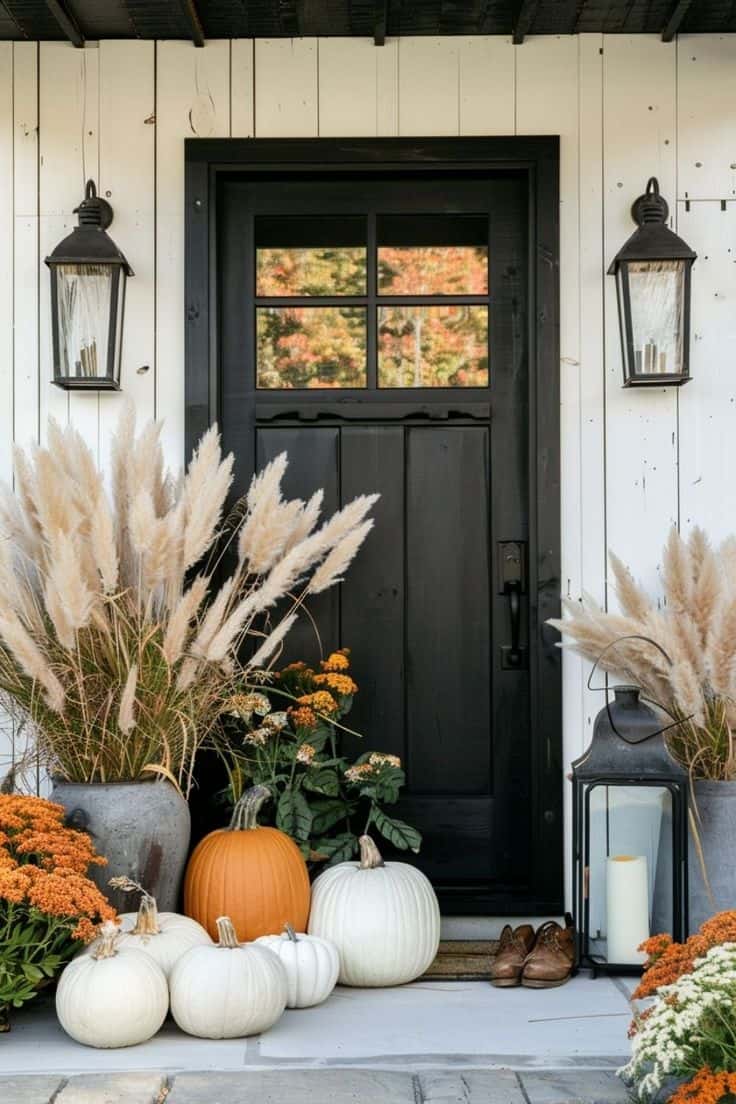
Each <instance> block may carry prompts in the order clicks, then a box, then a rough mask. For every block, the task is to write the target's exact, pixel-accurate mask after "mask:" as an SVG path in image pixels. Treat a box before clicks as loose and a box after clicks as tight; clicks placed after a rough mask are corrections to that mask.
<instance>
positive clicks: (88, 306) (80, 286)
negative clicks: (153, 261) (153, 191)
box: [46, 180, 133, 391]
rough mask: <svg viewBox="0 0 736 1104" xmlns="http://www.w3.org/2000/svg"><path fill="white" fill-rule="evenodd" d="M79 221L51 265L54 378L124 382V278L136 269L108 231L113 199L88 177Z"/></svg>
mask: <svg viewBox="0 0 736 1104" xmlns="http://www.w3.org/2000/svg"><path fill="white" fill-rule="evenodd" d="M74 213H75V214H76V215H78V216H79V225H78V226H77V227H75V229H74V230H72V232H71V234H69V236H68V237H66V238H64V240H63V241H61V242H59V244H58V245H57V247H56V249H54V251H53V253H52V254H51V256H50V257H47V258H46V264H47V265H48V266H49V268H50V270H51V329H52V335H53V352H54V379H53V382H54V383H55V384H56V385H57V386H58V387H63V388H64V389H65V390H73V389H84V390H96V391H100V390H109V391H117V390H119V388H120V357H121V352H122V339H123V310H124V306H125V282H126V279H127V277H128V276H132V275H133V270H132V268H131V267H130V265H129V264H128V262H127V260H126V259H125V257H124V256H123V254H122V253H121V252H120V250H119V249H118V247H117V246H116V245H115V242H114V241H113V240H112V238H111V237H110V236H109V235H108V233H107V227H108V226H109V225H110V223H111V222H112V208H111V206H110V204H109V203H108V202H107V201H106V200H104V199H100V198H99V196H98V195H97V190H96V188H95V185H94V182H93V181H92V180H88V181H87V187H86V191H85V197H84V200H83V201H82V203H80V205H79V207H77V208H75V212H74Z"/></svg>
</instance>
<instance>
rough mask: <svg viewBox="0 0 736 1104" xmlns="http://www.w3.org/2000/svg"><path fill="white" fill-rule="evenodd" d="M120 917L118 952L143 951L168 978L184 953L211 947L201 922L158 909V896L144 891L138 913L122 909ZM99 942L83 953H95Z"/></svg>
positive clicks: (91, 944) (90, 945)
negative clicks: (200, 947) (197, 948)
mask: <svg viewBox="0 0 736 1104" xmlns="http://www.w3.org/2000/svg"><path fill="white" fill-rule="evenodd" d="M136 888H139V887H136ZM119 919H120V939H119V940H118V944H117V949H118V951H122V952H127V951H131V950H135V951H143V953H144V954H147V955H150V956H151V958H152V959H153V960H154V962H156V963H158V965H159V966H160V967H161V969H162V970H163V972H164V974H165V975H166V977H167V979H168V978H169V976H170V975H171V971H172V970H173V968H174V966H175V965H176V963H177V962H178V961H179V959H180V958H181V956H182V955H183V954H185V953H186V952H187V951H189V950H191V948H192V947H199V946H204V945H205V944H207V945H209V946H212V940H211V939H210V937H209V935H208V934H207V932H206V931H205V930H204V928H203V927H202V925H201V924H198V923H197V921H196V920H191V919H190V918H189V917H188V916H181V915H180V914H179V913H178V912H159V911H158V909H157V908H156V901H155V899H154V898H153V897H151V896H150V894H148V893H145V892H144V893H143V896H142V897H141V903H140V906H139V908H138V912H123V913H121V914H120V917H119ZM98 944H99V940H95V941H94V943H90V944H89V946H88V947H85V949H84V950H83V951H82V952H81V953H82V954H94V953H95V951H96V949H97V946H98Z"/></svg>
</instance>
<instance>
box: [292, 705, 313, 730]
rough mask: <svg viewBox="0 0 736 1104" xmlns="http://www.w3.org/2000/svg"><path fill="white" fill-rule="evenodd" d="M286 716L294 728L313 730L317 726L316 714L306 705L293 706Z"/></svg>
mask: <svg viewBox="0 0 736 1104" xmlns="http://www.w3.org/2000/svg"><path fill="white" fill-rule="evenodd" d="M288 714H289V717H290V719H291V723H292V724H293V726H294V728H314V727H315V726H316V724H317V714H316V713H315V712H314V710H313V709H310V708H309V706H308V705H299V706H293V707H292V708H291V709H289V710H288Z"/></svg>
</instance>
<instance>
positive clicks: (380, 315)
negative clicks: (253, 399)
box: [254, 213, 490, 391]
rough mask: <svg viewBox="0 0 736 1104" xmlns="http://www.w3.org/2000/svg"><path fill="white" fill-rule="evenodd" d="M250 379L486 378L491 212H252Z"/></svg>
mask: <svg viewBox="0 0 736 1104" xmlns="http://www.w3.org/2000/svg"><path fill="white" fill-rule="evenodd" d="M254 237H255V274H254V275H255V292H256V298H255V333H256V386H257V387H258V388H259V389H263V390H270V391H280V390H289V391H290V390H295V389H309V390H313V389H331V390H332V389H354V388H357V389H362V388H366V387H368V386H371V387H373V386H377V387H378V388H381V389H386V390H388V389H405V388H412V389H413V388H417V389H436V388H450V389H452V388H465V387H467V388H484V387H487V386H488V384H489V378H490V372H489V341H488V332H489V304H490V293H489V248H488V240H489V217H488V215H487V214H473V215H468V214H450V215H448V214H446V213H443V214H438V213H435V214H431V213H430V214H422V215H414V214H409V215H407V214H402V215H393V214H391V215H387V214H378V215H375V216H373V215H365V216H363V215H346V216H344V217H343V216H335V215H325V216H317V215H313V214H309V215H305V216H302V215H298V216H297V215H289V216H285V217H281V218H277V217H273V216H268V217H264V216H256V218H255V228H254Z"/></svg>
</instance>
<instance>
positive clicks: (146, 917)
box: [130, 893, 161, 935]
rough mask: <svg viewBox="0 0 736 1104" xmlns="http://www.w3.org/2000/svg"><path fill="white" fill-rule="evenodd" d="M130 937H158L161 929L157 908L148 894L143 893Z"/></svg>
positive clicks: (153, 899)
mask: <svg viewBox="0 0 736 1104" xmlns="http://www.w3.org/2000/svg"><path fill="white" fill-rule="evenodd" d="M130 934H131V935H160V934H161V928H160V927H159V923H158V908H157V906H156V898H155V897H152V896H151V894H150V893H144V894H143V896H142V897H141V903H140V905H139V906H138V915H137V916H136V919H135V927H134V928H133V930H132V932H131V933H130Z"/></svg>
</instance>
